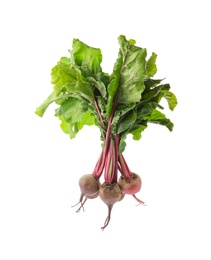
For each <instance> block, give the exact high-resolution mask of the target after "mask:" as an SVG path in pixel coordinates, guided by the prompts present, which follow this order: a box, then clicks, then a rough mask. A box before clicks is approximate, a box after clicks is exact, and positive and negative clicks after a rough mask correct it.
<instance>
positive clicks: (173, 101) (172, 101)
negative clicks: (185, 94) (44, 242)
mask: <svg viewBox="0 0 211 260" xmlns="http://www.w3.org/2000/svg"><path fill="white" fill-rule="evenodd" d="M163 97H164V98H165V99H166V100H167V102H168V106H169V109H170V110H172V111H173V110H174V108H175V107H176V106H177V98H176V96H175V95H174V94H173V93H172V92H170V91H164V92H163Z"/></svg>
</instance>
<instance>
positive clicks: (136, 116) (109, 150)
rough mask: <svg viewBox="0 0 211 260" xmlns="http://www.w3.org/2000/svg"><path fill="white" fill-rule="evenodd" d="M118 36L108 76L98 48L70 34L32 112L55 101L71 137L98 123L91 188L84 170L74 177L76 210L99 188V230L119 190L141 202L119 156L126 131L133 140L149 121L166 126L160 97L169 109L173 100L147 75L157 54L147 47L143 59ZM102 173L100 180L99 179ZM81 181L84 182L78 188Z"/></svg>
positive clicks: (142, 51)
mask: <svg viewBox="0 0 211 260" xmlns="http://www.w3.org/2000/svg"><path fill="white" fill-rule="evenodd" d="M118 41H119V45H120V48H119V53H118V57H117V60H116V62H115V64H114V68H113V72H112V73H111V75H109V74H108V73H105V72H103V71H102V68H101V62H102V54H101V50H100V49H98V48H93V47H90V46H88V45H86V44H85V43H83V42H81V41H80V40H78V39H73V42H72V50H71V51H70V52H69V53H70V55H69V57H62V58H61V59H60V60H59V62H58V63H57V64H56V66H55V67H53V68H52V72H51V83H52V84H53V92H52V93H51V94H50V95H49V96H48V98H47V99H46V100H45V101H44V102H43V103H42V104H41V105H40V106H39V107H38V108H37V109H36V111H35V113H36V114H37V115H38V116H40V117H42V116H43V115H44V113H45V111H46V109H47V108H48V106H49V105H50V104H51V103H53V102H55V103H56V104H57V108H56V109H55V116H57V117H58V118H59V120H60V121H61V128H62V130H63V131H64V133H66V134H69V136H70V138H71V139H72V138H74V137H75V136H76V135H77V133H78V132H79V131H80V130H81V129H82V128H83V126H85V125H95V126H97V127H98V128H99V130H100V133H101V141H102V143H103V145H102V151H101V154H100V156H99V158H98V160H97V162H96V165H95V167H94V169H93V172H92V176H93V177H94V179H93V180H92V178H91V180H92V183H93V187H92V186H91V188H90V186H89V185H90V183H89V182H90V175H89V176H88V175H87V176H85V177H84V178H83V179H80V189H81V197H80V201H79V203H80V208H79V209H78V210H77V211H79V210H80V209H81V208H83V205H84V203H85V202H86V200H87V199H93V198H95V197H97V196H98V193H99V192H100V198H101V199H102V200H103V201H104V202H105V203H106V204H107V206H108V210H109V213H108V217H107V218H106V221H105V224H104V227H102V229H104V228H105V227H106V226H107V225H108V223H109V221H110V215H111V209H112V206H113V204H114V203H116V202H117V201H120V200H122V198H123V197H124V195H125V194H131V195H132V196H133V197H134V198H135V199H136V200H137V201H138V202H139V203H141V204H144V203H143V202H142V201H141V200H140V199H138V198H137V197H136V195H135V193H137V192H138V191H139V190H140V188H141V179H140V177H139V175H137V174H135V173H133V172H131V171H130V169H129V167H128V165H127V163H126V160H125V158H124V156H123V151H124V150H125V147H126V142H125V140H126V137H127V135H128V134H131V135H132V136H133V139H134V140H139V139H140V138H141V134H142V132H143V131H144V130H145V129H146V128H147V126H148V124H149V123H156V124H160V125H163V126H165V127H167V128H168V129H169V130H170V131H172V130H173V123H172V122H171V121H170V119H168V118H166V116H165V115H164V114H163V113H162V112H161V110H163V109H164V107H163V106H161V105H160V101H161V100H162V99H163V98H164V99H166V101H167V104H168V107H169V109H170V110H172V111H173V110H174V108H175V107H176V105H177V99H176V96H175V95H174V94H173V93H172V92H171V91H170V85H169V84H167V83H163V79H154V78H153V77H154V75H155V74H156V72H157V66H156V58H157V55H156V54H155V53H154V52H153V53H152V54H151V56H150V57H149V59H147V50H146V49H145V48H140V47H138V46H136V45H135V44H136V42H135V40H127V39H126V38H125V36H123V35H120V36H119V37H118ZM118 174H119V175H120V178H119V181H118ZM102 175H104V177H103V184H100V182H99V180H100V178H101V176H102ZM86 177H87V178H89V179H86ZM82 180H83V182H82ZM83 183H84V185H86V186H84V187H83ZM98 183H99V187H98ZM134 183H135V184H134ZM117 186H118V187H119V188H117ZM96 187H97V190H96ZM113 187H115V189H113ZM92 188H93V193H92ZM89 189H91V191H90V190H89ZM88 190H89V192H87V191H88ZM116 190H118V192H116ZM79 203H78V204H79Z"/></svg>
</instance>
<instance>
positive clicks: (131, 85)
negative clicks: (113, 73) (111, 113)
mask: <svg viewBox="0 0 211 260" xmlns="http://www.w3.org/2000/svg"><path fill="white" fill-rule="evenodd" d="M118 39H119V44H120V50H121V52H122V66H121V81H120V80H119V82H118V84H119V93H118V102H119V103H123V104H129V103H133V102H139V101H140V99H141V94H142V92H143V91H144V89H145V84H144V79H145V77H146V56H147V52H146V49H144V48H140V47H137V46H135V45H131V44H130V42H129V41H127V40H126V38H125V36H123V35H121V36H120V37H119V38H118Z"/></svg>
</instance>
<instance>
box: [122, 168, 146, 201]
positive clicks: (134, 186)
mask: <svg viewBox="0 0 211 260" xmlns="http://www.w3.org/2000/svg"><path fill="white" fill-rule="evenodd" d="M118 184H119V186H120V187H121V190H122V193H124V194H128V195H132V196H133V197H134V198H135V199H136V200H137V201H138V202H139V203H140V204H142V205H144V204H145V203H144V202H143V201H141V200H140V199H138V198H137V197H136V196H135V194H136V193H137V192H139V191H140V189H141V185H142V181H141V178H140V176H139V175H138V174H135V173H131V177H129V178H128V177H126V176H124V175H122V176H121V177H120V178H119V181H118Z"/></svg>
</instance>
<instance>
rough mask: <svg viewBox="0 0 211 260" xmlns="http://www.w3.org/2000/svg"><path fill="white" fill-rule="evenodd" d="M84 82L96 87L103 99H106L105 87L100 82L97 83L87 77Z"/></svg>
mask: <svg viewBox="0 0 211 260" xmlns="http://www.w3.org/2000/svg"><path fill="white" fill-rule="evenodd" d="M86 81H87V82H89V83H90V84H92V85H93V86H94V87H96V88H97V89H98V91H99V92H100V94H101V96H102V97H103V98H104V99H106V98H107V93H106V87H105V85H104V83H103V82H102V81H98V80H96V79H95V78H93V77H87V78H86Z"/></svg>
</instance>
